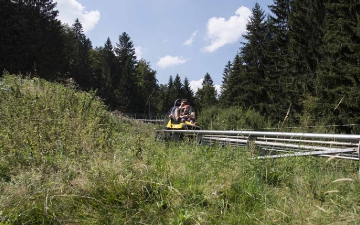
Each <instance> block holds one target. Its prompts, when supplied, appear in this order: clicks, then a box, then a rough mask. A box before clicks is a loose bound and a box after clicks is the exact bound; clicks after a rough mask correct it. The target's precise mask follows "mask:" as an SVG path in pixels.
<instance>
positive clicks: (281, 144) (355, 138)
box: [155, 130, 360, 160]
mask: <svg viewBox="0 0 360 225" xmlns="http://www.w3.org/2000/svg"><path fill="white" fill-rule="evenodd" d="M184 135H185V136H186V135H193V136H195V137H196V141H197V143H198V144H206V145H211V144H220V145H230V146H239V147H240V146H243V147H247V148H248V149H256V150H257V151H258V152H259V156H257V157H256V158H258V159H263V158H280V157H290V156H305V155H314V156H315V155H317V156H323V157H335V158H341V159H351V160H360V158H359V141H360V135H354V134H318V133H291V132H262V131H229V130H156V131H155V137H156V139H171V140H175V141H177V140H180V139H181V138H180V137H181V136H184Z"/></svg>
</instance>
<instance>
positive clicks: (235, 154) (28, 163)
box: [0, 74, 360, 224]
mask: <svg viewBox="0 0 360 225" xmlns="http://www.w3.org/2000/svg"><path fill="white" fill-rule="evenodd" d="M95 96H96V95H95V93H84V92H79V91H76V90H73V89H71V88H67V87H64V86H62V85H59V84H54V83H49V82H46V81H44V80H41V79H36V78H35V79H29V78H21V77H18V76H10V75H8V74H6V75H4V77H3V79H2V80H1V82H0V99H1V102H0V110H1V112H2V113H1V116H0V124H1V130H0V180H1V184H0V193H1V195H0V224H357V223H358V221H360V216H359V213H358V212H359V210H360V206H359V201H360V187H359V180H358V177H357V171H358V166H359V165H358V162H353V161H346V160H344V161H342V160H337V159H332V160H326V159H324V158H319V157H298V158H282V159H277V160H272V159H267V160H253V159H250V154H251V153H250V152H249V151H248V150H247V149H245V148H232V147H221V146H216V145H215V146H196V145H195V144H194V143H193V142H191V141H184V142H176V143H172V142H170V143H167V144H166V143H162V142H155V141H154V132H153V131H154V128H158V127H154V126H153V125H147V124H141V123H137V122H133V121H130V120H127V119H126V118H115V117H112V116H111V115H110V114H109V113H108V112H107V111H106V107H105V106H104V105H103V103H102V102H101V101H100V100H99V99H97V98H96V97H95ZM343 178H346V179H343Z"/></svg>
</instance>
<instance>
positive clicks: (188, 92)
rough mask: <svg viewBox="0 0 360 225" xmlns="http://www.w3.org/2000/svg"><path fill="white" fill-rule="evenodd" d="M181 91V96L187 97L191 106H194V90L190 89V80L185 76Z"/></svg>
mask: <svg viewBox="0 0 360 225" xmlns="http://www.w3.org/2000/svg"><path fill="white" fill-rule="evenodd" d="M182 92H183V98H185V99H187V100H188V101H189V102H190V104H191V105H192V106H193V107H196V105H195V96H194V91H193V90H192V89H191V87H190V82H189V80H188V78H187V77H185V79H184V86H183V90H182Z"/></svg>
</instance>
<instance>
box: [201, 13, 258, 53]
mask: <svg viewBox="0 0 360 225" xmlns="http://www.w3.org/2000/svg"><path fill="white" fill-rule="evenodd" d="M250 16H251V10H250V9H249V8H246V7H245V6H241V7H240V8H238V9H237V10H236V12H235V15H234V16H231V17H230V18H229V19H228V20H226V19H225V18H222V17H212V18H210V19H209V20H208V23H207V38H209V39H210V42H211V43H210V45H208V46H206V47H205V48H204V49H203V50H204V51H205V52H214V51H216V50H217V49H218V48H220V47H222V46H224V45H226V44H232V43H235V42H237V41H238V40H239V38H240V37H241V35H243V34H244V33H245V32H246V23H247V21H248V18H249V17H250Z"/></svg>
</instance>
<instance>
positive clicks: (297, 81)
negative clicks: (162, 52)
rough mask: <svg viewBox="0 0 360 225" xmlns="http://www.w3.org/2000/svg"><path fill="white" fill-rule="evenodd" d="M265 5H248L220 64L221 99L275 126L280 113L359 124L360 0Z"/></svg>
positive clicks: (313, 121) (279, 0)
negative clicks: (239, 39)
mask: <svg viewBox="0 0 360 225" xmlns="http://www.w3.org/2000/svg"><path fill="white" fill-rule="evenodd" d="M269 9H270V10H271V14H270V15H265V13H264V11H263V10H262V9H261V7H260V6H259V4H257V3H256V4H255V6H254V8H253V10H252V16H251V17H250V19H249V20H248V23H247V27H246V28H247V33H246V34H245V35H244V36H243V37H244V39H245V42H244V43H242V45H241V47H240V48H239V51H238V54H236V56H235V57H234V59H233V61H232V62H231V61H229V62H228V63H227V64H226V66H225V69H224V73H223V81H222V87H221V96H220V104H221V105H222V106H223V107H229V106H242V107H243V108H245V109H254V110H256V111H258V112H260V113H261V114H262V115H265V116H266V117H267V118H269V119H271V120H272V121H273V122H274V124H276V123H278V122H281V121H282V120H284V117H285V116H286V114H287V112H289V118H288V121H289V123H291V124H306V125H318V124H328V125H330V124H336V125H344V124H359V123H360V116H359V113H358V112H359V110H360V104H359V103H360V102H359V98H360V88H359V82H360V73H359V72H360V67H359V66H360V65H359V64H360V62H359V61H360V51H359V50H360V32H359V31H360V19H359V18H360V16H359V15H360V2H359V1H347V0H336V1H335V0H274V3H273V4H272V5H270V6H269ZM340 131H346V132H351V130H350V129H344V128H340Z"/></svg>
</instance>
